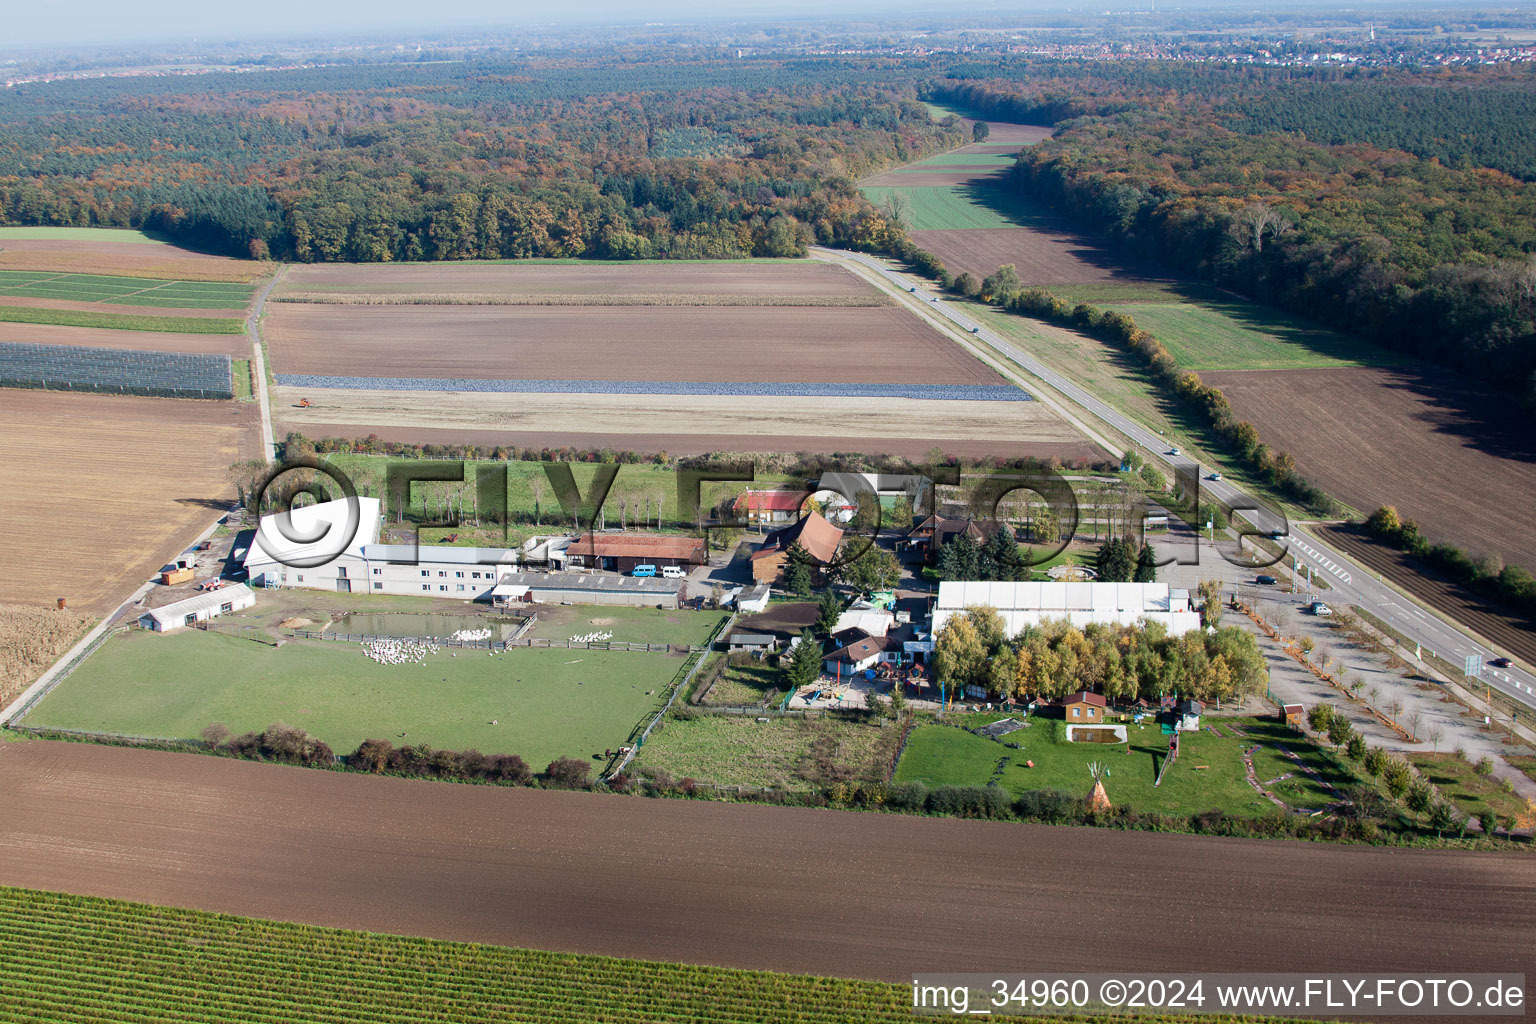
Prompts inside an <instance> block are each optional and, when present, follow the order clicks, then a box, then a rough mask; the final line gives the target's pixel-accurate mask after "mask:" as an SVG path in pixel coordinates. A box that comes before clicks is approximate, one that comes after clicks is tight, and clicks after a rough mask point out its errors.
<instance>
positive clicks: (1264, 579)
mask: <svg viewBox="0 0 1536 1024" xmlns="http://www.w3.org/2000/svg"><path fill="white" fill-rule="evenodd" d="M1253 582H1255V583H1258V584H1260V585H1262V586H1266V587H1272V586H1274V585H1275V584H1276V583H1279V582H1280V581H1279V580H1277V579H1275V578H1274V577H1273V576H1255V577H1254V578H1253Z"/></svg>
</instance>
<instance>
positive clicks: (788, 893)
mask: <svg viewBox="0 0 1536 1024" xmlns="http://www.w3.org/2000/svg"><path fill="white" fill-rule="evenodd" d="M0 773H3V776H4V778H5V785H4V786H0V821H3V822H4V823H5V827H4V829H3V831H0V883H4V884H7V885H19V886H30V887H35V888H40V889H54V890H63V891H66V892H81V893H87V894H90V895H98V896H110V897H117V898H123V899H131V900H142V901H146V902H150V903H161V904H171V905H176V906H187V907H197V908H202V909H207V910H215V911H223V912H227V913H235V914H246V915H252V916H256V917H266V918H277V919H283V920H293V921H304V922H309V923H313V924H320V925H335V926H342V927H348V928H361V929H367V930H370V931H383V932H397V933H404V934H413V935H427V936H433V937H440V938H451V939H466V940H474V941H480V942H491V943H500V944H506V945H516V946H528V947H536V948H541V949H554V950H573V951H580V952H589V953H603V954H612V955H619V956H631V957H645V958H652V959H660V960H678V961H685V962H692V963H709V964H720V965H726V966H733V967H755V968H768V969H773V970H782V971H798V972H805V973H810V974H822V975H842V976H852V977H870V978H880V979H887V980H890V981H905V980H908V979H910V978H911V976H912V973H913V972H914V971H920V970H968V971H995V970H1003V971H1015V972H1017V971H1082V970H1084V969H1085V968H1087V967H1091V968H1092V969H1096V970H1106V971H1119V970H1142V971H1173V970H1182V971H1190V970H1206V971H1285V972H1303V971H1304V972H1320V971H1340V972H1353V971H1380V970H1391V971H1394V972H1414V971H1431V970H1433V971H1441V970H1462V971H1465V970H1469V969H1476V970H1482V971H1527V970H1528V969H1529V965H1530V954H1531V950H1532V949H1533V948H1536V915H1532V914H1531V913H1530V907H1531V906H1532V903H1533V900H1536V881H1533V878H1536V876H1533V874H1532V872H1531V870H1530V858H1529V857H1527V856H1521V855H1513V854H1510V855H1504V854H1487V853H1482V854H1472V853H1448V852H1430V851H1420V850H1404V849H1385V848H1372V847H1343V846H1328V845H1325V844H1321V843H1294V842H1262V841H1257V840H1232V839H1216V838H1208V837H1199V836H1180V835H1162V834H1155V833H1134V832H1118V831H1113V830H1109V829H1088V828H1050V827H1047V826H1030V825H1020V824H1016V823H1002V822H995V823H994V822H976V821H955V820H942V819H930V818H913V817H903V816H899V815H884V814H857V813H848V812H838V811H817V810H803V809H792V808H778V807H758V806H750V805H745V804H721V803H705V802H691V801H686V800H647V799H644V798H640V797H622V796H604V795H597V794H588V793H563V792H557V791H547V790H527V789H525V790H511V789H500V788H495V787H490V786H456V785H451V784H446V783H433V782H418V781H409V780H404V779H390V778H377V777H369V776H357V775H343V774H336V773H331V772H321V771H312V770H306V769H301V768H285V767H277V766H273V765H261V764H251V763H242V762H238V761H233V760H225V759H222V758H213V757H202V756H199V755H195V754H166V753H160V752H155V751H143V750H129V749H121V748H109V747H97V746H90V745H86V744H74V743H47V742H42V741H34V742H26V743H6V744H0ZM1111 792H1113V787H1112V786H1111ZM871 868H876V870H877V873H878V874H879V876H880V878H881V879H882V884H880V885H878V886H870V885H861V884H856V879H858V878H859V877H861V875H868V874H869V870H870V869H871ZM1319 887H1323V888H1325V889H1326V893H1327V895H1326V898H1322V897H1319V898H1311V899H1309V898H1304V896H1299V895H1298V894H1306V893H1310V892H1316V891H1317V890H1318V889H1319ZM1474 965H1475V967H1474Z"/></svg>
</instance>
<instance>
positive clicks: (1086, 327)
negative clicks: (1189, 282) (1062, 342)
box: [994, 288, 1339, 516]
mask: <svg viewBox="0 0 1536 1024" xmlns="http://www.w3.org/2000/svg"><path fill="white" fill-rule="evenodd" d="M994 301H995V302H996V303H997V304H998V305H999V306H1001V307H1002V308H1004V309H1007V310H1010V311H1012V312H1015V313H1023V314H1025V315H1026V316H1032V317H1035V318H1037V319H1040V320H1046V321H1049V322H1051V323H1055V324H1059V325H1060V326H1063V327H1070V328H1074V329H1076V330H1079V331H1081V332H1082V333H1084V334H1087V335H1089V336H1090V337H1093V338H1097V339H1098V340H1100V341H1104V342H1108V343H1109V344H1111V345H1115V346H1117V347H1119V348H1122V349H1125V350H1127V351H1129V352H1131V353H1133V354H1134V355H1136V356H1137V357H1138V358H1140V360H1141V362H1142V364H1143V365H1144V366H1145V367H1146V368H1147V369H1148V371H1150V373H1151V374H1152V378H1153V380H1154V381H1156V382H1157V384H1158V385H1159V386H1161V387H1162V388H1163V389H1164V390H1166V391H1169V392H1171V393H1172V394H1173V395H1175V396H1177V397H1178V398H1179V399H1180V400H1181V401H1182V402H1183V403H1184V404H1185V405H1186V406H1187V407H1189V408H1190V409H1192V410H1194V411H1195V412H1196V413H1197V414H1199V415H1200V416H1201V417H1202V418H1203V419H1204V420H1205V422H1206V424H1207V425H1209V426H1210V428H1211V430H1212V431H1213V432H1214V433H1215V434H1216V436H1217V437H1219V438H1221V440H1222V441H1223V442H1225V443H1226V444H1228V445H1229V446H1230V447H1231V448H1232V449H1233V451H1235V452H1236V453H1237V454H1238V455H1239V456H1240V457H1241V458H1242V460H1243V462H1244V463H1245V464H1246V465H1247V466H1248V467H1249V468H1251V469H1253V470H1254V471H1256V472H1258V473H1259V474H1261V475H1262V476H1264V477H1265V478H1266V479H1267V480H1268V481H1269V482H1270V483H1271V484H1272V485H1273V486H1274V487H1275V489H1276V490H1278V491H1279V492H1280V493H1281V494H1283V495H1285V497H1287V498H1289V499H1290V500H1292V501H1294V502H1296V503H1297V504H1299V505H1302V506H1304V507H1305V508H1306V509H1307V510H1308V511H1309V512H1311V513H1313V514H1314V515H1319V516H1332V515H1336V514H1337V512H1338V508H1339V506H1338V503H1337V502H1336V501H1334V500H1333V498H1331V497H1329V496H1328V495H1327V494H1325V493H1324V492H1323V491H1322V489H1320V488H1319V487H1318V486H1317V485H1316V484H1314V483H1312V482H1311V481H1310V480H1307V479H1305V478H1304V477H1302V476H1301V475H1300V474H1299V473H1297V472H1296V460H1295V459H1294V458H1292V457H1291V455H1290V454H1289V453H1288V452H1283V451H1275V450H1273V449H1271V448H1270V447H1269V446H1268V445H1266V444H1264V443H1263V441H1261V440H1260V439H1259V431H1258V428H1257V427H1255V426H1254V425H1253V424H1252V423H1249V422H1247V421H1246V420H1239V419H1238V418H1237V416H1236V415H1235V414H1234V413H1233V412H1232V406H1231V403H1229V402H1228V401H1227V396H1226V395H1224V394H1222V392H1221V389H1220V388H1215V387H1212V386H1210V385H1208V384H1206V383H1204V382H1203V381H1201V380H1200V375H1199V374H1196V373H1192V372H1190V371H1187V370H1184V371H1181V370H1180V369H1179V365H1178V363H1176V362H1175V361H1174V358H1173V356H1172V355H1171V354H1170V353H1169V352H1168V349H1167V348H1166V347H1164V345H1163V343H1162V342H1160V341H1158V340H1157V339H1156V338H1154V337H1153V336H1152V335H1151V334H1150V333H1149V332H1147V331H1145V330H1143V329H1142V328H1140V327H1138V326H1136V321H1135V320H1133V319H1131V318H1130V317H1129V316H1126V315H1125V314H1124V313H1117V312H1113V311H1109V310H1103V309H1099V308H1098V307H1097V306H1090V305H1088V304H1087V303H1083V302H1080V303H1078V304H1077V305H1075V306H1069V305H1067V303H1065V302H1063V301H1062V300H1061V299H1058V298H1057V297H1056V296H1054V295H1052V294H1051V293H1050V292H1047V291H1045V290H1043V289H1040V288H1025V289H1023V290H1020V291H1016V292H1009V293H1005V294H1003V295H1000V296H997V297H995V298H994Z"/></svg>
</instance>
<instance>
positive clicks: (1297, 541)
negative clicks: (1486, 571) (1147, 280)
mask: <svg viewBox="0 0 1536 1024" xmlns="http://www.w3.org/2000/svg"><path fill="white" fill-rule="evenodd" d="M818 251H820V252H822V253H824V254H826V255H828V256H832V257H835V258H838V259H844V260H851V261H853V262H855V263H858V264H860V265H861V266H864V267H867V268H868V269H870V270H872V271H874V272H875V273H877V274H879V275H880V276H881V277H883V278H884V279H886V280H887V281H889V282H890V283H892V284H894V285H895V286H896V287H897V288H899V289H900V290H901V291H902V292H905V293H906V294H907V295H908V296H910V297H911V299H912V300H914V301H916V302H921V303H923V304H924V305H925V306H926V307H927V308H928V309H929V310H930V311H931V312H933V313H936V314H938V315H940V316H943V317H945V318H946V319H948V320H949V321H951V322H952V323H954V324H955V325H956V326H958V327H959V328H961V329H962V330H963V331H965V332H966V333H968V334H970V335H972V336H973V337H975V338H977V339H979V340H981V341H983V342H985V343H986V344H987V345H989V346H991V347H992V348H993V349H995V350H996V351H998V352H999V353H1001V354H1003V355H1004V356H1006V357H1008V358H1009V359H1011V360H1013V361H1014V362H1015V363H1017V364H1018V365H1019V366H1022V367H1023V368H1024V369H1026V370H1028V371H1029V372H1030V373H1032V374H1034V375H1035V376H1036V377H1039V378H1040V379H1041V380H1043V381H1045V382H1046V383H1047V384H1049V385H1050V386H1051V387H1052V388H1054V389H1055V390H1056V391H1057V392H1059V393H1060V394H1061V395H1063V396H1064V397H1066V398H1067V399H1069V400H1070V401H1072V402H1074V403H1076V404H1077V405H1079V406H1081V407H1082V408H1083V409H1085V410H1086V411H1088V412H1089V413H1091V414H1092V415H1094V416H1095V417H1097V418H1098V419H1100V420H1101V421H1103V422H1104V423H1107V424H1109V425H1110V426H1111V427H1113V428H1115V429H1116V430H1118V431H1120V432H1121V433H1122V434H1124V435H1125V436H1126V437H1128V438H1129V439H1130V440H1131V441H1132V442H1133V443H1134V444H1136V445H1137V446H1139V447H1140V448H1142V449H1143V450H1144V453H1145V455H1146V456H1147V458H1148V459H1150V460H1151V461H1153V462H1156V463H1159V464H1161V465H1163V466H1165V467H1167V469H1168V470H1170V471H1174V470H1178V469H1183V470H1185V471H1186V472H1190V473H1194V474H1196V475H1200V468H1199V466H1198V465H1196V464H1195V463H1193V462H1192V461H1190V460H1189V459H1185V458H1181V457H1178V456H1175V455H1173V454H1172V450H1171V449H1170V448H1169V446H1168V441H1167V439H1166V438H1165V437H1163V436H1162V435H1161V434H1159V433H1157V432H1156V431H1153V430H1149V429H1148V428H1147V427H1145V426H1143V425H1142V424H1140V423H1138V422H1137V421H1136V420H1134V419H1132V418H1131V417H1129V416H1126V415H1125V414H1123V413H1121V412H1120V411H1119V410H1117V409H1115V408H1113V407H1112V406H1110V405H1108V404H1107V403H1105V402H1104V401H1102V400H1101V399H1100V398H1098V397H1097V396H1096V395H1094V394H1092V393H1090V392H1089V391H1086V390H1084V389H1083V388H1082V387H1079V386H1078V384H1077V383H1076V382H1075V381H1073V380H1072V379H1071V378H1069V377H1067V376H1065V375H1063V374H1061V373H1058V372H1057V371H1055V370H1053V369H1051V368H1050V367H1049V366H1046V365H1045V364H1044V363H1042V362H1041V361H1040V360H1038V359H1036V358H1035V357H1034V356H1032V355H1031V354H1030V353H1028V352H1026V351H1024V350H1023V349H1021V348H1019V347H1018V346H1016V345H1014V344H1013V343H1012V342H1010V341H1008V340H1007V339H1006V338H1003V337H1000V336H999V335H998V334H996V333H995V332H993V331H991V330H989V329H988V328H987V326H986V324H984V323H980V322H979V321H976V320H973V319H972V318H970V317H968V316H966V315H965V314H964V313H963V312H961V311H960V310H959V309H957V308H956V307H954V306H952V305H951V304H950V303H949V302H947V301H945V298H944V295H943V294H942V293H940V292H938V291H936V290H934V289H932V288H931V287H929V286H928V284H927V282H926V281H924V280H923V279H921V278H918V277H914V276H912V275H909V274H905V273H902V272H899V271H896V270H893V269H891V268H890V267H889V266H887V265H886V264H885V263H883V262H882V261H880V260H878V259H876V258H874V257H872V256H866V255H864V254H863V253H857V252H847V251H844V250H839V249H819V250H818ZM1200 486H1201V487H1202V488H1203V489H1204V490H1205V491H1206V493H1207V494H1209V495H1210V496H1211V497H1214V498H1215V499H1217V500H1218V501H1220V502H1221V503H1222V504H1224V505H1226V506H1227V507H1229V508H1233V509H1253V510H1254V511H1252V512H1249V513H1247V514H1245V515H1244V518H1245V519H1247V520H1248V521H1249V522H1250V523H1252V524H1253V526H1254V527H1256V528H1257V529H1258V530H1259V531H1260V532H1263V533H1278V534H1281V535H1284V536H1285V538H1286V539H1284V540H1282V541H1281V542H1280V543H1281V544H1282V546H1284V547H1285V549H1286V557H1287V558H1288V559H1293V560H1295V562H1296V563H1298V564H1300V565H1301V566H1304V567H1310V568H1311V569H1312V573H1313V575H1314V577H1316V578H1319V579H1322V580H1325V581H1327V583H1328V586H1329V587H1330V588H1331V590H1330V591H1329V592H1328V594H1327V599H1328V600H1329V601H1330V602H1334V603H1337V604H1338V605H1340V606H1348V605H1352V604H1353V605H1358V606H1360V607H1361V608H1364V609H1365V610H1367V611H1369V612H1370V613H1371V614H1373V615H1375V616H1377V617H1378V618H1380V619H1381V620H1382V621H1384V622H1386V623H1388V624H1389V625H1391V626H1392V628H1394V629H1396V630H1397V631H1398V632H1399V633H1401V634H1403V635H1404V636H1406V637H1408V638H1409V640H1411V641H1413V642H1414V643H1417V644H1420V645H1422V647H1423V648H1424V650H1425V651H1432V652H1434V653H1435V654H1436V655H1438V656H1439V657H1441V658H1444V659H1445V660H1446V661H1449V662H1450V663H1452V664H1453V665H1460V664H1462V662H1463V660H1464V659H1465V658H1466V657H1467V656H1468V655H1471V654H1476V655H1477V656H1478V663H1479V664H1480V665H1482V666H1483V680H1484V681H1485V682H1487V683H1488V684H1489V685H1491V686H1492V687H1493V688H1494V689H1496V690H1499V691H1500V692H1501V693H1505V694H1508V695H1509V696H1510V697H1513V698H1514V699H1515V700H1518V701H1520V702H1521V703H1522V704H1524V705H1525V706H1527V707H1530V708H1532V709H1536V676H1531V675H1530V674H1528V673H1526V672H1523V671H1521V670H1519V669H1495V668H1492V667H1490V666H1488V664H1487V663H1488V661H1489V660H1490V659H1491V658H1493V657H1494V654H1493V653H1492V652H1490V650H1489V649H1488V646H1487V645H1486V644H1482V643H1479V642H1478V641H1476V640H1474V639H1473V638H1472V637H1470V636H1469V635H1467V634H1466V633H1465V632H1463V631H1462V630H1461V629H1459V628H1457V627H1456V626H1453V625H1451V624H1450V623H1447V622H1446V621H1445V620H1443V619H1441V618H1439V617H1437V616H1435V615H1431V614H1429V613H1428V612H1426V611H1424V609H1422V608H1420V607H1419V606H1418V605H1417V604H1415V603H1414V602H1413V601H1411V600H1409V599H1408V598H1406V597H1404V596H1403V595H1402V594H1400V593H1399V592H1398V591H1396V590H1394V589H1393V588H1392V587H1390V586H1388V585H1387V584H1386V583H1384V582H1382V580H1381V579H1380V578H1378V577H1377V576H1375V575H1373V574H1372V573H1371V572H1370V571H1369V570H1368V569H1366V568H1365V567H1363V566H1358V565H1356V564H1354V563H1353V562H1351V561H1350V560H1349V558H1348V557H1347V556H1345V555H1344V554H1343V553H1342V552H1339V551H1336V550H1334V549H1333V548H1330V547H1329V546H1328V545H1326V544H1324V543H1323V542H1322V541H1321V540H1318V539H1317V538H1315V537H1312V536H1310V535H1309V536H1308V537H1306V538H1305V539H1302V538H1300V537H1296V536H1294V535H1293V534H1291V531H1290V528H1289V524H1288V523H1287V522H1286V519H1285V516H1284V515H1282V514H1280V513H1278V512H1274V511H1272V510H1271V509H1268V508H1266V507H1264V505H1263V504H1262V503H1261V502H1260V501H1259V500H1258V499H1256V498H1253V497H1252V496H1250V495H1248V494H1246V493H1244V492H1243V491H1242V490H1240V489H1239V488H1237V487H1234V486H1233V485H1232V484H1230V483H1227V482H1226V481H1218V480H1206V479H1201V480H1200ZM1204 557H1220V556H1219V555H1217V554H1215V553H1214V552H1206V553H1204Z"/></svg>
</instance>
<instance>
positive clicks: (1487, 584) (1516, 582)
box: [1365, 505, 1536, 612]
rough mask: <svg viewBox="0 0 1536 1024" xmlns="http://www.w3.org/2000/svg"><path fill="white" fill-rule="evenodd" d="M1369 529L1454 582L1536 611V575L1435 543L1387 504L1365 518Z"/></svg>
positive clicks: (1383, 540)
mask: <svg viewBox="0 0 1536 1024" xmlns="http://www.w3.org/2000/svg"><path fill="white" fill-rule="evenodd" d="M1365 529H1366V532H1367V533H1369V534H1370V535H1371V536H1373V537H1375V538H1376V539H1377V540H1380V541H1382V542H1384V543H1387V544H1390V545H1392V546H1393V547H1395V548H1397V549H1399V550H1401V551H1406V552H1407V553H1408V554H1410V555H1412V556H1413V557H1415V558H1417V559H1419V560H1420V561H1422V562H1424V563H1425V564H1426V565H1428V566H1430V567H1431V568H1433V569H1436V570H1438V571H1439V572H1441V573H1443V574H1444V575H1446V576H1447V577H1449V578H1450V579H1451V580H1452V581H1453V582H1456V583H1460V584H1463V585H1465V586H1469V587H1473V588H1475V589H1477V590H1479V591H1481V592H1482V593H1484V594H1487V595H1488V596H1489V597H1492V598H1494V599H1495V600H1498V601H1502V602H1504V603H1505V604H1508V605H1510V606H1511V607H1513V608H1516V609H1518V610H1520V611H1525V612H1536V575H1532V573H1531V572H1530V570H1528V569H1525V568H1523V567H1521V566H1518V565H1501V564H1500V563H1499V561H1498V559H1496V558H1492V557H1481V558H1479V557H1475V556H1473V555H1471V554H1469V553H1467V552H1466V551H1463V550H1462V549H1461V548H1458V547H1456V546H1455V545H1454V544H1431V543H1430V541H1429V538H1428V537H1425V536H1424V534H1423V533H1421V532H1420V531H1419V526H1418V524H1417V523H1415V522H1414V521H1413V520H1411V519H1407V520H1405V519H1403V518H1402V517H1401V516H1400V515H1398V511H1397V509H1395V508H1393V507H1392V506H1391V505H1383V506H1382V507H1381V508H1378V509H1377V510H1376V511H1375V512H1372V513H1371V515H1370V517H1369V518H1367V519H1366V521H1365Z"/></svg>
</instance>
